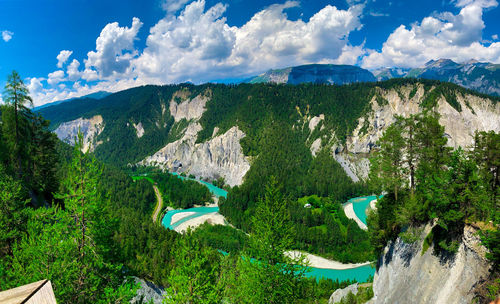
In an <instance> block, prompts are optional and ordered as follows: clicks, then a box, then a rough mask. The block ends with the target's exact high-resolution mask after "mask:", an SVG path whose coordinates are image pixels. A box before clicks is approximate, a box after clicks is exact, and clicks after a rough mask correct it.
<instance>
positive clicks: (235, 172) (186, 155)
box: [141, 96, 250, 186]
mask: <svg viewBox="0 0 500 304" xmlns="http://www.w3.org/2000/svg"><path fill="white" fill-rule="evenodd" d="M206 102H207V99H206V98H205V97H201V96H197V97H195V98H193V99H191V100H184V101H183V102H181V103H180V104H177V102H175V101H174V100H172V101H170V112H171V114H172V116H173V117H174V119H175V121H176V122H179V121H181V120H183V119H186V120H188V121H189V125H188V126H187V128H186V129H185V130H184V131H183V136H182V138H180V139H178V140H176V141H174V142H172V143H169V144H167V145H166V146H165V147H163V148H162V149H160V150H159V151H158V152H156V153H155V154H153V155H152V156H150V157H147V158H146V159H145V160H143V161H142V162H141V164H144V165H155V166H159V167H161V168H163V169H167V170H169V171H180V172H186V173H188V174H193V175H195V176H197V177H201V178H203V179H206V178H208V179H211V180H213V179H218V178H219V177H223V178H224V180H225V182H226V183H227V184H228V185H230V186H235V185H240V184H241V183H242V182H243V176H245V174H246V173H247V171H248V170H249V169H250V163H249V162H248V160H247V158H246V157H245V155H243V151H242V148H241V145H240V140H241V139H242V138H243V137H245V134H244V133H243V132H242V131H241V130H240V129H239V128H238V127H232V128H231V129H229V130H228V131H227V132H225V133H224V134H221V135H218V136H215V134H216V133H217V132H214V136H213V137H212V138H211V139H210V140H208V141H206V142H204V143H196V139H197V137H198V132H199V131H201V130H202V127H201V125H200V124H199V123H198V119H200V118H201V116H202V115H203V113H204V111H205V104H206ZM214 131H215V130H214Z"/></svg>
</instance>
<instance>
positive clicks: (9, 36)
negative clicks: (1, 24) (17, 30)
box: [2, 30, 14, 42]
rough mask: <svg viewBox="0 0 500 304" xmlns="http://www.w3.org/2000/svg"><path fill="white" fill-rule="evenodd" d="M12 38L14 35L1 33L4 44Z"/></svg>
mask: <svg viewBox="0 0 500 304" xmlns="http://www.w3.org/2000/svg"><path fill="white" fill-rule="evenodd" d="M12 36H14V33H13V32H11V31H7V30H5V31H2V39H3V41H5V42H9V40H10V39H12Z"/></svg>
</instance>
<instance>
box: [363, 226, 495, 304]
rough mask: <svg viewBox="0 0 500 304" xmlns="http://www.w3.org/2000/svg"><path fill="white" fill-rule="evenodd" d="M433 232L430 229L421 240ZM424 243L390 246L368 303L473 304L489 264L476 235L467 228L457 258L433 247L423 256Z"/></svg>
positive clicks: (398, 240) (472, 230) (382, 259)
mask: <svg viewBox="0 0 500 304" xmlns="http://www.w3.org/2000/svg"><path fill="white" fill-rule="evenodd" d="M430 230H431V225H427V226H426V227H425V229H424V231H423V232H422V235H421V239H423V238H424V237H425V235H426V234H427V233H428V232H429V231H430ZM422 243H423V241H419V242H416V243H413V244H406V243H404V242H403V241H402V240H401V239H399V238H398V239H397V240H396V241H395V242H392V243H390V244H389V245H388V246H387V247H386V249H385V252H384V254H383V256H382V257H381V258H380V260H379V268H378V270H377V272H376V273H375V278H374V281H373V292H374V297H373V299H372V300H370V301H369V303H376V304H378V303H429V304H431V303H432V304H434V303H437V304H439V303H464V304H465V303H471V302H472V298H473V290H474V288H475V286H476V284H478V283H479V282H481V281H482V280H483V279H485V278H486V277H487V276H488V274H489V270H490V264H489V263H488V261H487V260H486V259H485V258H484V253H485V251H486V249H485V248H484V247H483V246H482V245H481V243H480V239H479V237H478V235H477V231H476V230H475V229H474V228H472V227H471V226H466V227H465V232H464V237H463V239H462V242H461V244H460V246H459V249H458V252H457V253H456V254H455V255H454V256H442V255H440V256H436V255H435V253H433V247H432V246H431V247H430V248H429V249H428V250H427V251H426V252H425V253H423V254H422Z"/></svg>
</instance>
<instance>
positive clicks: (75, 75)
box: [66, 59, 82, 81]
mask: <svg viewBox="0 0 500 304" xmlns="http://www.w3.org/2000/svg"><path fill="white" fill-rule="evenodd" d="M79 67H80V62H79V61H78V60H76V59H73V61H71V63H70V64H69V65H68V67H67V69H66V73H67V74H68V80H69V81H77V80H78V79H80V78H81V76H82V72H80V71H79V70H78V68H79Z"/></svg>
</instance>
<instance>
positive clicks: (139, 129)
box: [133, 122, 144, 138]
mask: <svg viewBox="0 0 500 304" xmlns="http://www.w3.org/2000/svg"><path fill="white" fill-rule="evenodd" d="M133 126H134V129H135V134H136V135H137V137H138V138H141V137H142V136H144V127H143V126H142V122H139V123H138V124H133Z"/></svg>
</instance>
